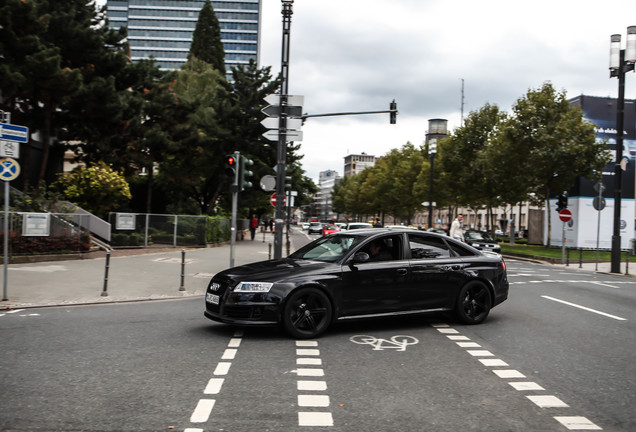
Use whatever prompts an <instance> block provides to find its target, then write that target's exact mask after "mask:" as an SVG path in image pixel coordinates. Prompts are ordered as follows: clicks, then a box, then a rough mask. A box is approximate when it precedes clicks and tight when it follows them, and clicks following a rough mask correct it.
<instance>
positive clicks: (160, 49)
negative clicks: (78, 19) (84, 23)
mask: <svg viewBox="0 0 636 432" xmlns="http://www.w3.org/2000/svg"><path fill="white" fill-rule="evenodd" d="M204 4H205V1H204V0H108V2H107V3H106V6H107V17H108V20H109V25H110V27H112V28H115V29H118V28H120V27H128V42H129V44H130V56H131V59H132V61H137V60H141V59H149V58H150V57H153V58H154V59H155V60H156V62H157V65H159V67H160V68H161V69H179V68H180V67H181V65H183V64H184V63H185V62H186V60H187V57H188V52H190V44H191V43H192V34H193V32H194V28H195V26H196V24H197V19H198V17H199V12H200V11H201V8H202V7H203V5H204ZM212 8H213V9H214V13H215V15H216V17H217V19H218V20H219V25H220V27H221V40H222V41H223V47H224V49H225V65H226V68H227V70H228V71H229V70H230V68H231V67H232V66H237V65H240V64H247V63H248V62H249V61H250V59H254V60H255V61H256V63H257V64H258V61H259V40H260V37H259V35H260V22H261V0H232V1H227V0H214V1H213V2H212Z"/></svg>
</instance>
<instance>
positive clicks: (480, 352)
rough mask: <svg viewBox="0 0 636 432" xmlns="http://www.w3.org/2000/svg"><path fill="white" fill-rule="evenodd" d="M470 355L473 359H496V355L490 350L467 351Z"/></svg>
mask: <svg viewBox="0 0 636 432" xmlns="http://www.w3.org/2000/svg"><path fill="white" fill-rule="evenodd" d="M466 352H468V354H470V355H471V356H473V357H494V356H495V355H494V354H493V353H491V352H490V351H488V350H467V351H466Z"/></svg>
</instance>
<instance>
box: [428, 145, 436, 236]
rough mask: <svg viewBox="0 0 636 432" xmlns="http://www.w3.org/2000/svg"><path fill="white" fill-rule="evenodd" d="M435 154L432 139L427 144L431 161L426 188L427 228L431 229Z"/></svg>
mask: <svg viewBox="0 0 636 432" xmlns="http://www.w3.org/2000/svg"><path fill="white" fill-rule="evenodd" d="M435 153H437V140H436V139H435V138H433V139H432V140H430V141H429V142H428V156H429V157H430V160H431V170H430V171H431V177H430V182H429V187H428V227H429V228H432V227H433V161H434V160H435Z"/></svg>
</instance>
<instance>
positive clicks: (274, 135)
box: [263, 129, 303, 141]
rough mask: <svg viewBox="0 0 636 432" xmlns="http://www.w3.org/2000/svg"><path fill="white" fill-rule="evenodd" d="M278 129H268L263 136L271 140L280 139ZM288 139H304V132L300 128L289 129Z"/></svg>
mask: <svg viewBox="0 0 636 432" xmlns="http://www.w3.org/2000/svg"><path fill="white" fill-rule="evenodd" d="M278 135H279V134H278V129H272V130H268V131H267V132H265V133H264V134H263V137H265V138H267V139H268V140H270V141H278ZM286 135H287V141H302V140H303V132H302V131H298V130H288V131H287V132H286Z"/></svg>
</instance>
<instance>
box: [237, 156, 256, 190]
mask: <svg viewBox="0 0 636 432" xmlns="http://www.w3.org/2000/svg"><path fill="white" fill-rule="evenodd" d="M240 165H241V170H240V173H239V177H240V178H239V190H241V191H243V190H245V189H246V188H251V187H252V182H251V181H250V177H252V176H253V175H254V173H253V172H252V171H250V170H248V169H247V167H251V166H252V165H254V161H253V160H251V159H248V158H246V157H245V156H242V157H241V162H240Z"/></svg>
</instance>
